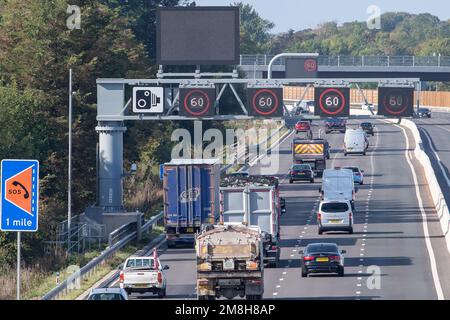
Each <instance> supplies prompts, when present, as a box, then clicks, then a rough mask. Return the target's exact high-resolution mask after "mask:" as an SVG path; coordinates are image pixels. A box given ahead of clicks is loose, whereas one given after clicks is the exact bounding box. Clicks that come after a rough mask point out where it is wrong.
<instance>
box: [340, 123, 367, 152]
mask: <svg viewBox="0 0 450 320" xmlns="http://www.w3.org/2000/svg"><path fill="white" fill-rule="evenodd" d="M368 146H369V144H368V141H367V138H366V135H365V133H364V131H363V130H361V129H347V131H345V136H344V155H345V156H347V154H351V153H355V154H362V155H366V151H367V148H368Z"/></svg>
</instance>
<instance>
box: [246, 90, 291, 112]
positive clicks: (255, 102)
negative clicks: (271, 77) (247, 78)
mask: <svg viewBox="0 0 450 320" xmlns="http://www.w3.org/2000/svg"><path fill="white" fill-rule="evenodd" d="M247 91H248V102H249V105H250V109H249V110H248V113H249V115H252V116H262V117H269V116H274V117H279V116H282V115H283V108H282V107H283V105H282V100H283V98H282V97H283V89H282V88H262V89H248V90H247Z"/></svg>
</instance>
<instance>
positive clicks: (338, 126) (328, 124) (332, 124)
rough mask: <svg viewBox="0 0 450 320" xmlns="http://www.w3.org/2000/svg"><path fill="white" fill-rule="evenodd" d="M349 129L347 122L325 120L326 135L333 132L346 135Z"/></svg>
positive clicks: (336, 119)
mask: <svg viewBox="0 0 450 320" xmlns="http://www.w3.org/2000/svg"><path fill="white" fill-rule="evenodd" d="M346 128H347V120H345V119H339V118H328V119H326V120H325V133H326V134H328V133H330V132H332V131H339V132H341V133H345V130H346Z"/></svg>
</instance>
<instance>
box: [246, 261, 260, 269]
mask: <svg viewBox="0 0 450 320" xmlns="http://www.w3.org/2000/svg"><path fill="white" fill-rule="evenodd" d="M245 268H246V269H247V270H257V269H258V263H257V262H255V261H247V262H246V265H245Z"/></svg>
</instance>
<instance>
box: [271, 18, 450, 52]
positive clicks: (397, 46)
mask: <svg viewBox="0 0 450 320" xmlns="http://www.w3.org/2000/svg"><path fill="white" fill-rule="evenodd" d="M449 38H450V22H449V21H440V20H439V18H438V17H436V16H433V15H430V14H427V13H426V14H418V15H415V14H409V13H403V12H400V13H397V12H388V13H385V14H383V15H382V16H381V30H369V29H368V28H367V25H366V23H365V22H357V21H355V22H349V23H344V24H343V25H342V26H338V25H337V24H336V23H335V22H327V23H323V24H321V25H319V26H318V27H316V28H314V29H306V30H301V31H297V32H293V31H292V30H290V31H289V32H288V33H285V34H280V35H276V36H274V37H273V39H272V46H271V53H273V54H274V53H279V52H318V53H320V54H322V55H354V56H357V55H383V54H385V55H422V54H432V53H436V54H438V53H441V54H448V51H449V50H448V45H447V44H448V39H449Z"/></svg>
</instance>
